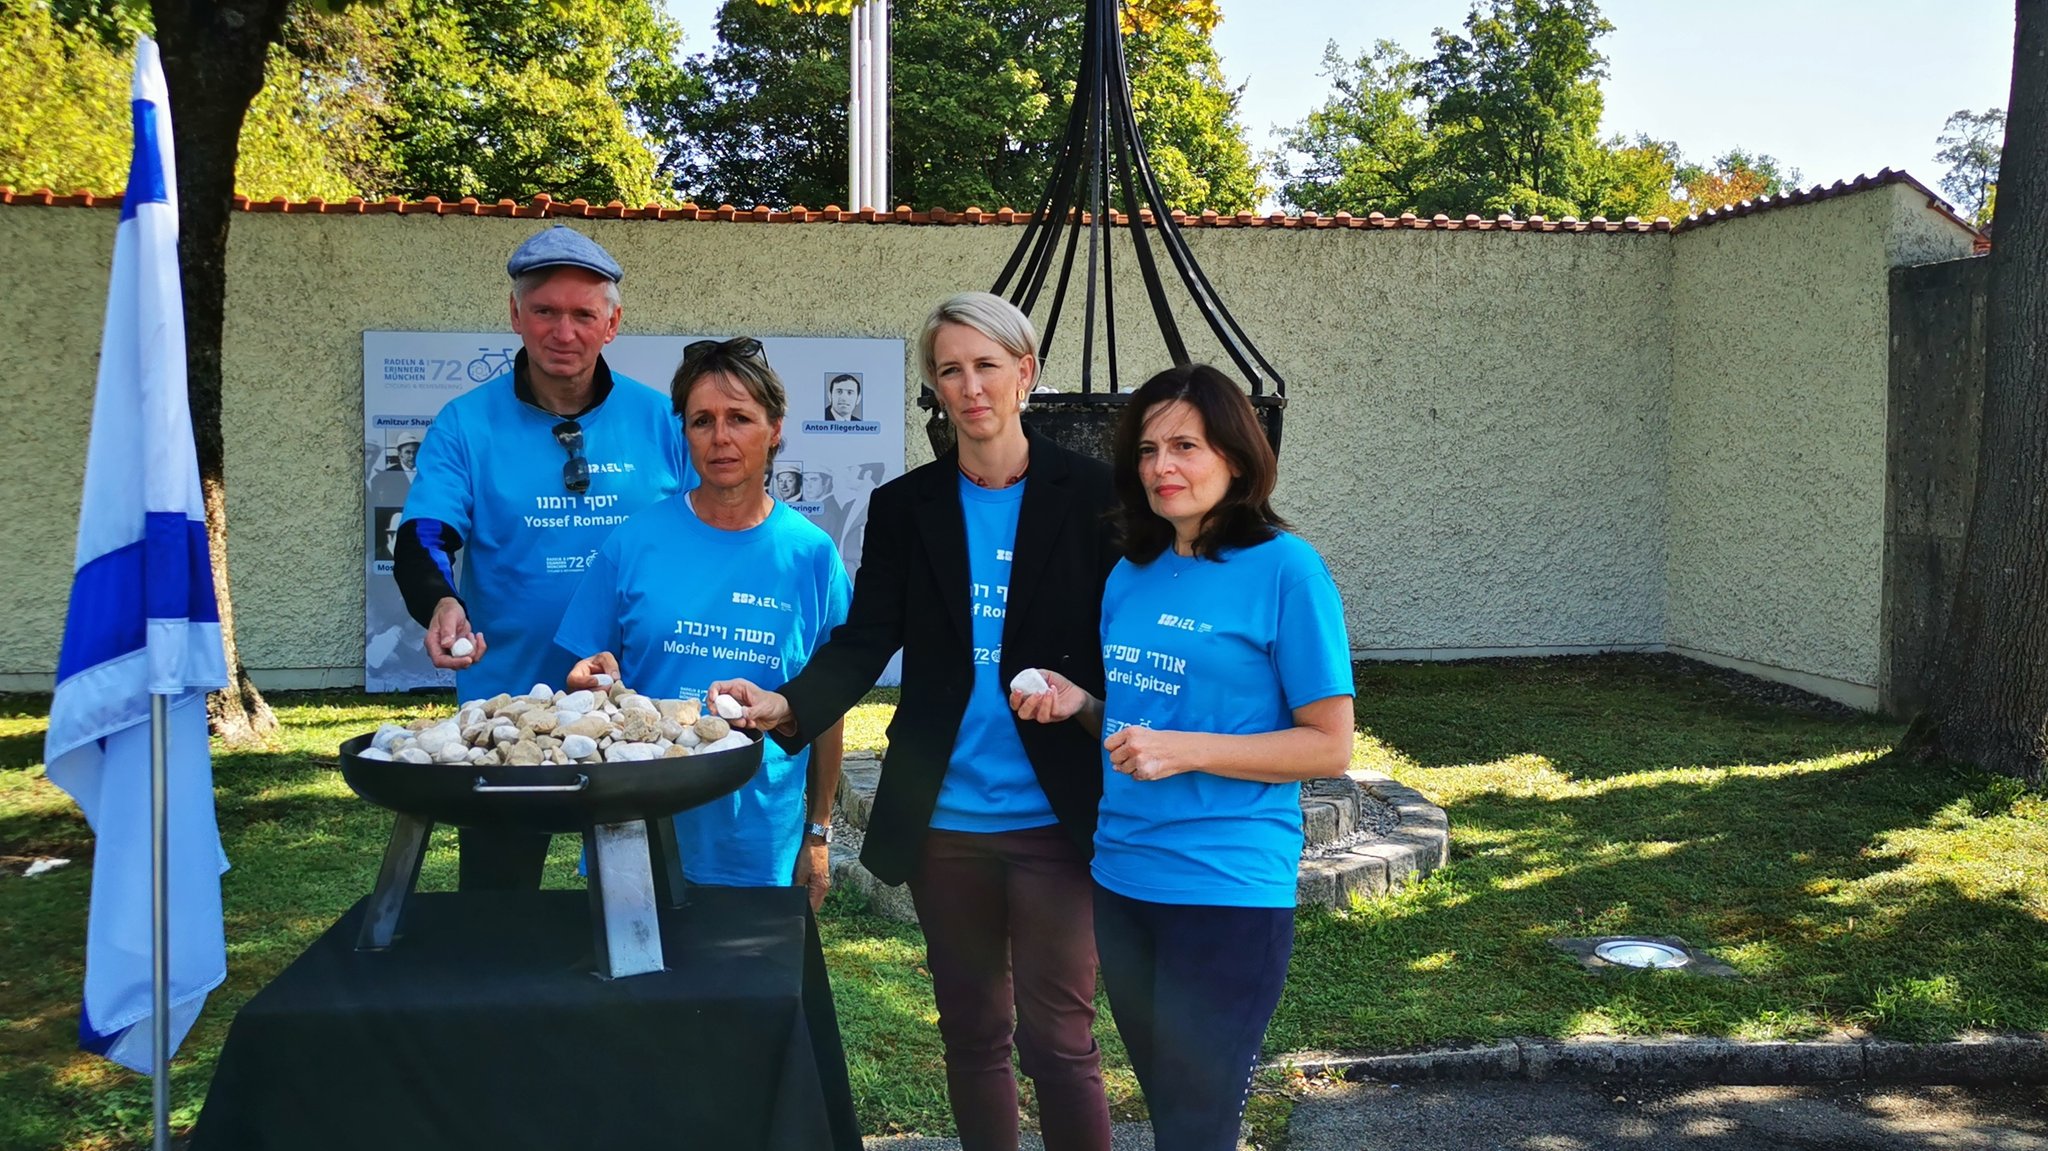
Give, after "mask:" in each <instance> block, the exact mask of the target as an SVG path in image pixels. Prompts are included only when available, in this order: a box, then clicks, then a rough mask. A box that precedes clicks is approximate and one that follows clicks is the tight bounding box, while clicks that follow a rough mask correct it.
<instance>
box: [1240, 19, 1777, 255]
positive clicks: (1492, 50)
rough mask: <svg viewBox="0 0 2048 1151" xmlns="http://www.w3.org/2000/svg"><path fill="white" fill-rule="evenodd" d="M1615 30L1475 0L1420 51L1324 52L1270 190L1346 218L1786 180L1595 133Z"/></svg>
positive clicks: (1771, 164) (1551, 205)
mask: <svg viewBox="0 0 2048 1151" xmlns="http://www.w3.org/2000/svg"><path fill="white" fill-rule="evenodd" d="M1612 30H1613V25H1612V24H1610V23H1608V21H1607V20H1606V19H1605V18H1603V17H1602V16H1601V15H1600V12H1599V9H1598V7H1597V6H1596V5H1595V4H1594V3H1593V2H1592V0H1477V2H1475V3H1474V5H1473V8H1472V11H1471V14H1470V15H1469V16H1468V17H1467V18H1466V20H1465V24H1464V29H1463V31H1461V32H1450V31H1445V30H1442V29H1439V30H1438V31H1437V34H1436V40H1435V43H1434V51H1433V53H1432V54H1431V55H1430V56H1429V57H1428V58H1426V59H1425V58H1418V57H1416V56H1413V55H1410V54H1409V53H1408V52H1407V51H1405V50H1404V49H1402V48H1401V46H1400V45H1398V44H1395V43H1394V42H1392V41H1390V40H1382V41H1380V42H1378V43H1377V44H1375V45H1373V47H1372V48H1371V49H1369V50H1367V51H1366V52H1364V53H1363V54H1361V55H1360V56H1358V57H1357V58H1356V59H1347V58H1346V57H1345V56H1344V55H1343V54H1342V53H1341V52H1340V51H1339V50H1338V48H1337V45H1336V44H1335V43H1334V42H1332V43H1331V44H1330V45H1329V46H1328V48H1326V49H1325V51H1324V53H1323V72H1324V74H1325V75H1327V76H1328V77H1329V78H1330V84H1331V91H1330V95H1329V97H1328V98H1327V99H1326V100H1325V101H1324V102H1323V104H1322V106H1321V107H1319V108H1316V109H1314V110H1313V111H1311V112H1310V113H1309V114H1308V116H1307V117H1306V118H1305V119H1303V120H1302V121H1301V122H1300V123H1298V124H1296V125H1295V126H1294V127H1293V128H1292V129H1291V130H1290V131H1289V132H1288V133H1287V134H1286V136H1285V137H1284V139H1283V148H1284V149H1285V151H1284V152H1283V154H1282V155H1281V156H1279V157H1276V158H1275V160H1274V170H1275V172H1276V174H1277V175H1279V176H1280V178H1281V182H1282V183H1281V196H1282V198H1283V199H1284V200H1286V202H1287V203H1289V204H1291V205H1293V206H1294V207H1297V208H1303V209H1306V210H1310V211H1315V212H1319V213H1322V214H1325V215H1329V214H1333V213H1336V212H1340V211H1341V212H1351V213H1353V214H1357V215H1363V214H1365V213H1368V212H1375V211H1377V212H1386V213H1389V214H1394V213H1400V212H1415V213H1417V214H1420V215H1435V214H1438V213H1444V214H1447V215H1453V216H1462V215H1465V214H1467V213H1472V212H1478V213H1483V214H1486V215H1494V214H1498V213H1501V212H1508V213H1512V214H1515V215H1521V216H1528V215H1537V214H1541V215H1546V216H1550V217H1552V218H1556V217H1560V216H1578V217H1581V218H1588V217H1592V216H1605V217H1607V218H1608V219H1624V218H1626V217H1629V216H1635V217H1638V218H1640V219H1655V218H1656V217H1659V216H1665V217H1671V218H1677V217H1681V216H1685V215H1688V214H1690V213H1693V212H1697V211H1703V210H1705V209H1706V208H1708V207H1716V206H1719V205H1720V204H1723V203H1730V202H1733V201H1735V200H1742V199H1749V198H1752V197H1754V196H1758V195H1766V194H1775V193H1776V192H1778V191H1780V190H1781V189H1782V188H1783V187H1784V186H1785V184H1786V183H1787V182H1788V181H1789V180H1796V179H1797V174H1796V173H1791V174H1785V173H1781V171H1780V169H1779V164H1778V161H1776V160H1775V159H1773V158H1771V157H1769V156H1762V155H1751V154H1748V153H1746V152H1743V151H1740V150H1735V151H1731V152H1728V153H1726V154H1725V155H1721V156H1717V157H1715V158H1714V159H1713V160H1712V161H1711V162H1709V163H1706V164H1695V163H1690V162H1688V161H1687V160H1686V158H1685V156H1684V154H1683V153H1682V152H1681V151H1680V150H1679V147H1678V145H1677V144H1676V143H1675V142H1672V141H1669V140H1658V139H1656V138H1654V137H1651V136H1648V135H1638V136H1636V137H1634V138H1633V139H1630V138H1626V137H1622V136H1614V137H1611V138H1608V139H1604V140H1603V139H1601V138H1600V136H1599V124H1600V112H1601V106H1602V98H1601V94H1600V81H1601V80H1602V79H1603V78H1604V77H1605V76H1606V68H1607V63H1606V58H1605V57H1603V56H1602V55H1601V54H1600V53H1599V51H1598V50H1597V48H1596V47H1595V45H1596V43H1597V42H1598V40H1599V39H1600V38H1601V37H1602V36H1605V35H1607V33H1609V32H1610V31H1612Z"/></svg>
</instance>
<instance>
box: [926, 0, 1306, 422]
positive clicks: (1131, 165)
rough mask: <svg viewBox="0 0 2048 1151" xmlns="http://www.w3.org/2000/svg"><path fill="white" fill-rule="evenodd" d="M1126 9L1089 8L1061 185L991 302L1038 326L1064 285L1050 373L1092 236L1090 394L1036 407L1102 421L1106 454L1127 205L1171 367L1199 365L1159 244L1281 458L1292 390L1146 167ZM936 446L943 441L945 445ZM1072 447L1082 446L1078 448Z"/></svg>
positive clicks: (1086, 332)
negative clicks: (1098, 362) (1121, 231)
mask: <svg viewBox="0 0 2048 1151" xmlns="http://www.w3.org/2000/svg"><path fill="white" fill-rule="evenodd" d="M1121 8H1122V3H1121V0H1088V7H1087V14H1086V18H1085V21H1084V26H1083V30H1082V35H1083V37H1084V38H1085V43H1084V45H1083V48H1082V53H1081V73H1080V78H1079V80H1078V82H1077V84H1076V87H1075V92H1074V101H1073V105H1072V108H1071V110H1070V111H1069V113H1068V116H1067V126H1066V132H1065V135H1064V136H1063V137H1062V138H1061V140H1060V147H1059V152H1058V155H1057V157H1056V159H1055V162H1054V165H1053V172H1052V178H1051V180H1050V181H1049V182H1048V183H1047V185H1046V189H1045V195H1044V196H1043V197H1042V198H1041V199H1040V201H1039V204H1038V208H1037V211H1035V212H1034V213H1033V214H1032V217H1031V222H1030V223H1029V224H1028V225H1027V226H1026V227H1025V229H1024V234H1023V236H1022V237H1021V238H1020V239H1019V240H1018V241H1017V247H1016V250H1015V251H1013V252H1011V253H1010V259H1009V262H1008V263H1007V264H1005V265H1004V266H1003V270H1002V274H1001V275H999V276H997V277H996V282H995V286H994V287H993V288H991V289H990V290H991V291H992V292H994V293H995V294H997V295H1000V296H1006V297H1007V298H1008V299H1009V300H1010V302H1011V303H1014V304H1016V305H1017V306H1018V307H1019V308H1021V309H1023V310H1024V312H1025V313H1026V314H1034V313H1039V312H1040V308H1039V305H1040V303H1041V300H1042V299H1043V297H1044V295H1045V288H1046V285H1047V282H1048V281H1052V283H1053V289H1052V294H1051V300H1050V301H1049V303H1048V305H1047V307H1046V308H1045V309H1044V310H1043V312H1042V315H1043V320H1042V322H1041V323H1040V324H1039V328H1040V331H1041V336H1040V340H1039V350H1038V358H1039V362H1040V363H1041V364H1043V363H1047V362H1049V361H1050V359H1051V356H1052V351H1053V342H1054V338H1055V337H1056V335H1057V334H1058V329H1059V320H1060V315H1061V313H1062V310H1063V308H1064V306H1065V304H1066V301H1067V293H1068V291H1069V289H1070V288H1072V287H1073V286H1074V273H1075V271H1076V263H1077V262H1078V258H1079V255H1080V248H1081V240H1082V237H1083V235H1084V234H1085V235H1086V237H1087V244H1088V250H1087V261H1086V264H1085V266H1083V267H1082V269H1081V277H1082V281H1083V283H1082V290H1083V291H1085V293H1086V299H1085V302H1084V305H1083V309H1082V337H1081V349H1080V365H1081V367H1080V384H1081V390H1080V391H1079V392H1059V393H1048V394H1042V395H1036V396H1033V397H1032V400H1031V402H1032V407H1033V408H1034V409H1037V410H1039V411H1041V412H1046V414H1051V413H1053V412H1059V411H1061V410H1062V409H1079V410H1075V411H1073V415H1074V416H1076V417H1083V416H1084V413H1091V412H1092V413H1094V414H1095V418H1094V419H1093V420H1089V421H1087V422H1090V423H1092V424H1093V425H1094V426H1095V429H1096V434H1095V435H1082V436H1080V437H1078V439H1079V440H1080V441H1082V442H1086V441H1088V440H1091V439H1095V440H1098V442H1101V443H1104V444H1106V442H1107V436H1108V429H1109V427H1110V426H1111V425H1113V424H1114V419H1113V418H1111V419H1107V420H1105V419H1103V418H1101V417H1102V416H1103V415H1108V416H1111V417H1113V416H1114V414H1115V412H1116V411H1117V410H1120V408H1121V404H1122V402H1123V400H1124V399H1125V398H1126V397H1127V396H1128V392H1126V391H1125V390H1124V389H1123V386H1122V385H1123V380H1122V377H1121V373H1120V370H1119V363H1118V360H1117V313H1116V297H1115V291H1114V287H1113V280H1112V277H1111V274H1110V273H1111V271H1112V267H1111V263H1112V261H1111V250H1112V246H1113V245H1112V244H1111V243H1110V239H1111V236H1110V235H1109V234H1106V233H1105V228H1106V227H1108V226H1109V225H1110V224H1112V223H1113V221H1114V220H1115V208H1116V202H1117V201H1118V200H1121V203H1122V212H1123V217H1124V223H1125V226H1126V230H1127V231H1128V232H1129V235H1130V240H1131V249H1132V255H1133V257H1134V258H1135V259H1136V261H1137V264H1138V271H1139V275H1140V277H1141V279H1142V281H1143V283H1144V285H1145V295H1146V297H1147V299H1148V302H1149V304H1150V306H1151V311H1152V319H1153V321H1154V322H1155V323H1156V324H1157V325H1158V327H1159V333H1160V336H1161V338H1162V339H1163V341H1164V342H1165V345H1166V351H1167V355H1168V356H1169V357H1171V359H1172V361H1173V362H1174V363H1175V364H1184V363H1188V362H1189V359H1190V357H1189V355H1188V347H1187V341H1186V339H1185V338H1184V337H1183V336H1182V334H1181V328H1180V323H1179V321H1178V319H1177V318H1176V317H1175V315H1174V309H1173V303H1174V299H1173V294H1172V289H1170V288H1169V279H1168V275H1167V274H1166V272H1165V270H1164V269H1162V268H1161V266H1160V265H1161V259H1160V257H1159V255H1157V254H1155V252H1154V251H1153V246H1154V243H1155V242H1156V243H1157V245H1158V247H1159V248H1161V249H1163V251H1164V253H1165V260H1166V262H1168V263H1170V264H1171V274H1172V278H1173V280H1175V281H1177V282H1178V290H1179V291H1181V292H1184V293H1185V294H1186V297H1187V298H1188V299H1189V300H1191V301H1192V303H1193V305H1194V309H1195V311H1196V312H1197V313H1198V314H1199V315H1200V316H1201V318H1202V320H1203V322H1204V323H1206V324H1207V326H1208V329H1209V332H1210V334H1212V335H1213V336H1214V337H1215V339H1216V342H1217V343H1218V344H1219V345H1220V346H1221V347H1222V349H1223V352H1224V354H1225V355H1227V356H1228V357H1229V358H1230V361H1231V363H1232V364H1234V365H1235V366H1236V368H1237V371H1238V373H1239V375H1240V376H1241V377H1242V378H1243V379H1244V380H1245V381H1246V382H1247V383H1248V384H1249V385H1250V390H1251V401H1252V406H1253V409H1254V410H1255V411H1256V412H1257V413H1258V415H1259V419H1260V421H1261V423H1263V424H1264V426H1265V429H1266V436H1267V438H1268V439H1269V440H1270V441H1271V442H1272V444H1273V448H1274V450H1275V451H1278V450H1279V448H1280V428H1281V413H1282V412H1283V411H1284V410H1285V408H1286V404H1287V398H1286V397H1287V384H1286V381H1285V380H1283V379H1282V378H1281V376H1280V373H1279V371H1278V370H1277V369H1275V368H1274V367H1273V365H1272V363H1271V361H1269V360H1267V359H1266V357H1265V356H1264V355H1263V354H1262V353H1261V352H1260V351H1259V349H1258V346H1257V345H1256V344H1255V343H1253V341H1252V338H1251V336H1250V335H1249V334H1247V333H1246V332H1245V330H1244V326H1243V325H1241V324H1239V323H1238V322H1237V318H1236V317H1234V316H1232V315H1231V314H1230V309H1229V308H1228V307H1227V306H1226V305H1225V304H1224V302H1223V299H1222V297H1221V295H1220V294H1218V293H1217V291H1216V289H1215V287H1214V285H1212V284H1211V283H1210V282H1209V278H1208V276H1207V275H1205V274H1204V273H1203V272H1202V267H1201V265H1200V264H1199V263H1198V262H1197V261H1196V260H1195V255H1194V253H1193V252H1192V251H1190V250H1189V249H1188V245H1187V241H1186V240H1185V239H1184V238H1183V237H1182V236H1181V233H1180V227H1179V225H1177V224H1176V223H1174V220H1173V215H1172V213H1171V212H1170V211H1169V210H1168V209H1167V206H1166V199H1165V197H1164V196H1163V195H1161V193H1160V191H1159V183H1158V181H1157V180H1156V179H1154V177H1153V175H1152V167H1151V164H1150V162H1149V161H1147V159H1146V157H1145V146H1144V141H1143V139H1142V138H1141V136H1140V134H1139V132H1138V120H1137V116H1136V114H1135V113H1134V112H1133V110H1132V105H1131V81H1130V74H1129V70H1128V65H1127V63H1126V61H1125V58H1124V42H1123V30H1122V27H1121V24H1120V21H1119V19H1118V17H1119V13H1120V10H1121ZM1055 268H1057V269H1058V273H1059V274H1058V277H1057V279H1055V278H1054V276H1053V272H1054V269H1055ZM1034 318H1037V316H1036V315H1034ZM1098 323H1099V327H1100V331H1101V335H1102V337H1103V340H1104V352H1105V356H1104V359H1105V362H1106V364H1107V366H1108V369H1109V380H1108V386H1107V388H1098V387H1097V381H1096V379H1095V347H1096V343H1095V341H1096V335H1097V330H1098ZM1157 366H1158V365H1147V366H1146V371H1145V374H1146V375H1148V376H1149V375H1150V374H1151V370H1152V369H1154V368H1156V367H1157ZM1047 409H1050V412H1047V411H1046V410H1047ZM948 430H950V429H948ZM934 438H935V440H936V438H937V436H936V433H935V437H934ZM1062 438H1065V437H1062ZM1069 446H1079V444H1076V443H1070V445H1069Z"/></svg>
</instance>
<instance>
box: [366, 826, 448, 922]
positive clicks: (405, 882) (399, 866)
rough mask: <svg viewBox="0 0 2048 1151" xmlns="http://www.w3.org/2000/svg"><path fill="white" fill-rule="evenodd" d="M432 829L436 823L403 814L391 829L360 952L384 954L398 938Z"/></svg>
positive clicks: (371, 895)
mask: <svg viewBox="0 0 2048 1151" xmlns="http://www.w3.org/2000/svg"><path fill="white" fill-rule="evenodd" d="M433 830H434V821H433V820H431V819H421V818H420V817H419V816H416V815H403V814H401V815H400V816H399V817H398V822H397V823H396V824H395V825H394V826H393V827H392V828H391V841H390V842H389V843H387V844H385V845H384V863H383V865H382V866H381V867H379V868H378V869H377V886H376V887H375V888H372V889H371V891H370V901H369V903H368V904H366V905H364V907H363V926H362V929H361V930H360V931H358V932H357V933H356V950H357V951H382V950H384V949H385V948H387V947H389V946H391V941H392V940H393V939H394V938H396V937H397V935H398V923H399V919H400V917H401V916H403V915H404V914H405V901H406V899H407V898H408V897H409V896H411V895H412V889H413V887H414V886H415V885H416V884H418V883H419V880H420V864H421V863H422V862H424V861H425V860H426V858H427V837H428V836H429V835H431V834H432V833H433Z"/></svg>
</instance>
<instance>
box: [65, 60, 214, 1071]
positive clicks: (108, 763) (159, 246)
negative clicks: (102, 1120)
mask: <svg viewBox="0 0 2048 1151" xmlns="http://www.w3.org/2000/svg"><path fill="white" fill-rule="evenodd" d="M133 100H134V105H133V106H134V115H135V158H134V161H133V163H132V164H131V166H130V167H129V169H128V191H127V193H126V194H125V195H124V196H122V198H121V223H120V226H119V229H118V230H117V231H116V232H115V234H114V273H113V278H112V283H111V284H110V285H109V287H108V289H107V322H106V329H105V332H104V333H103V334H102V336H101V341H100V368H99V382H98V390H97V394H96V395H95V397H94V399H93V408H92V436H91V441H90V443H89V445H88V446H87V448H86V460H85V495H84V499H83V501H82V504H81V507H80V509H79V514H78V554H77V559H76V562H75V572H74V574H73V576H72V581H71V606H70V610H69V611H68V613H67V614H66V616H65V619H64V646H63V649H62V651H61V652H60V653H59V654H58V657H57V691H56V694H55V696H54V697H53V698H52V699H51V701H50V730H49V734H48V735H47V736H46V737H45V740H44V743H43V758H44V762H45V763H46V764H47V765H48V770H49V775H50V782H52V783H55V784H56V785H57V786H59V787H61V788H63V789H64V790H65V791H67V792H70V793H71V798H72V799H74V800H76V801H77V802H78V806H79V808H80V810H82V811H83V812H84V813H85V818H86V821H87V822H88V823H90V824H91V825H92V830H93V834H94V836H95V838H96V841H97V842H96V845H95V848H94V856H93V874H92V914H91V919H90V920H89V921H88V924H87V927H86V950H85V1007H84V1011H83V1012H82V1014H81V1016H80V1018H79V1023H78V1042H79V1046H80V1047H82V1048H84V1049H85V1050H88V1051H95V1052H98V1053H100V1054H102V1055H105V1056H106V1057H107V1058H109V1059H112V1060H113V1061H115V1062H116V1063H119V1064H121V1065H122V1066H124V1067H128V1068H132V1069H133V1070H135V1071H139V1072H142V1073H144V1074H153V1073H154V1072H155V1071H156V1068H154V1067H152V1066H151V1065H150V1064H151V1063H152V1061H153V1056H152V1052H151V1047H152V1043H151V1028H150V1017H151V1011H152V998H153V997H152V995H151V983H152V980H151V953H152V949H153V947H154V943H155V941H154V932H153V930H152V923H151V907H150V824H151V820H150V726H149V710H150V696H151V695H152V694H155V695H161V696H165V697H167V699H166V703H167V705H168V707H167V712H168V715H169V731H168V732H167V733H166V734H167V737H168V740H169V752H168V756H167V761H166V767H167V770H168V772H169V780H168V782H169V822H168V826H167V829H166V831H167V835H168V837H169V849H168V850H169V857H170V877H169V890H170V909H169V919H170V970H171V993H170V1012H171V1049H172V1050H174V1051H175V1050H176V1049H177V1046H178V1044H179V1043H180V1042H181V1041H183V1039H184V1037H185V1033H186V1032H187V1031H189V1030H190V1029H191V1027H192V1023H193V1021H194V1020H195V1019H197V1018H198V1017H199V1009H200V1008H201V1007H202V1006H203V1005H204V1004H205V1002H206V995H207V993H208V992H210V991H212V990H213V989H214V988H216V987H218V986H220V984H221V981H222V980H223V979H225V978H226V977H227V947H226V943H225V939H224V937H223V934H222V929H221V910H220V874H221V872H222V871H224V870H226V868H227V857H226V856H225V855H223V854H222V852H221V848H220V831H219V829H218V828H217V827H216V826H215V823H214V812H213V761H212V758H211V755H210V753H209V751H208V749H207V744H206V734H207V733H206V692H207V690H208V689H210V688H217V687H223V686H226V684H227V667H226V662H225V660H224V659H223V657H222V652H221V639H220V613H219V610H218V609H217V607H216V605H215V603H214V596H213V573H212V568H211V565H210V564H209V563H208V561H207V553H206V505H205V503H204V502H203V500H202V499H201V497H200V489H199V464H198V460H197V457H196V456H195V454H194V451H193V447H192V417H191V415H190V413H189V411H188V410H187V408H186V406H185V314H184V303H183V300H182V297H181V295H180V292H179V279H178V207H177V203H178V194H177V174H176V170H175V169H174V168H173V166H172V162H171V117H170V101H169V99H168V94H167V91H166V89H165V87H164V74H163V66H162V64H161V63H160V62H159V59H158V56H157V47H156V44H155V43H154V42H153V41H151V40H150V39H149V38H147V37H142V38H141V39H140V40H139V42H138V43H137V45H136V59H135V83H134V87H133Z"/></svg>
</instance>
